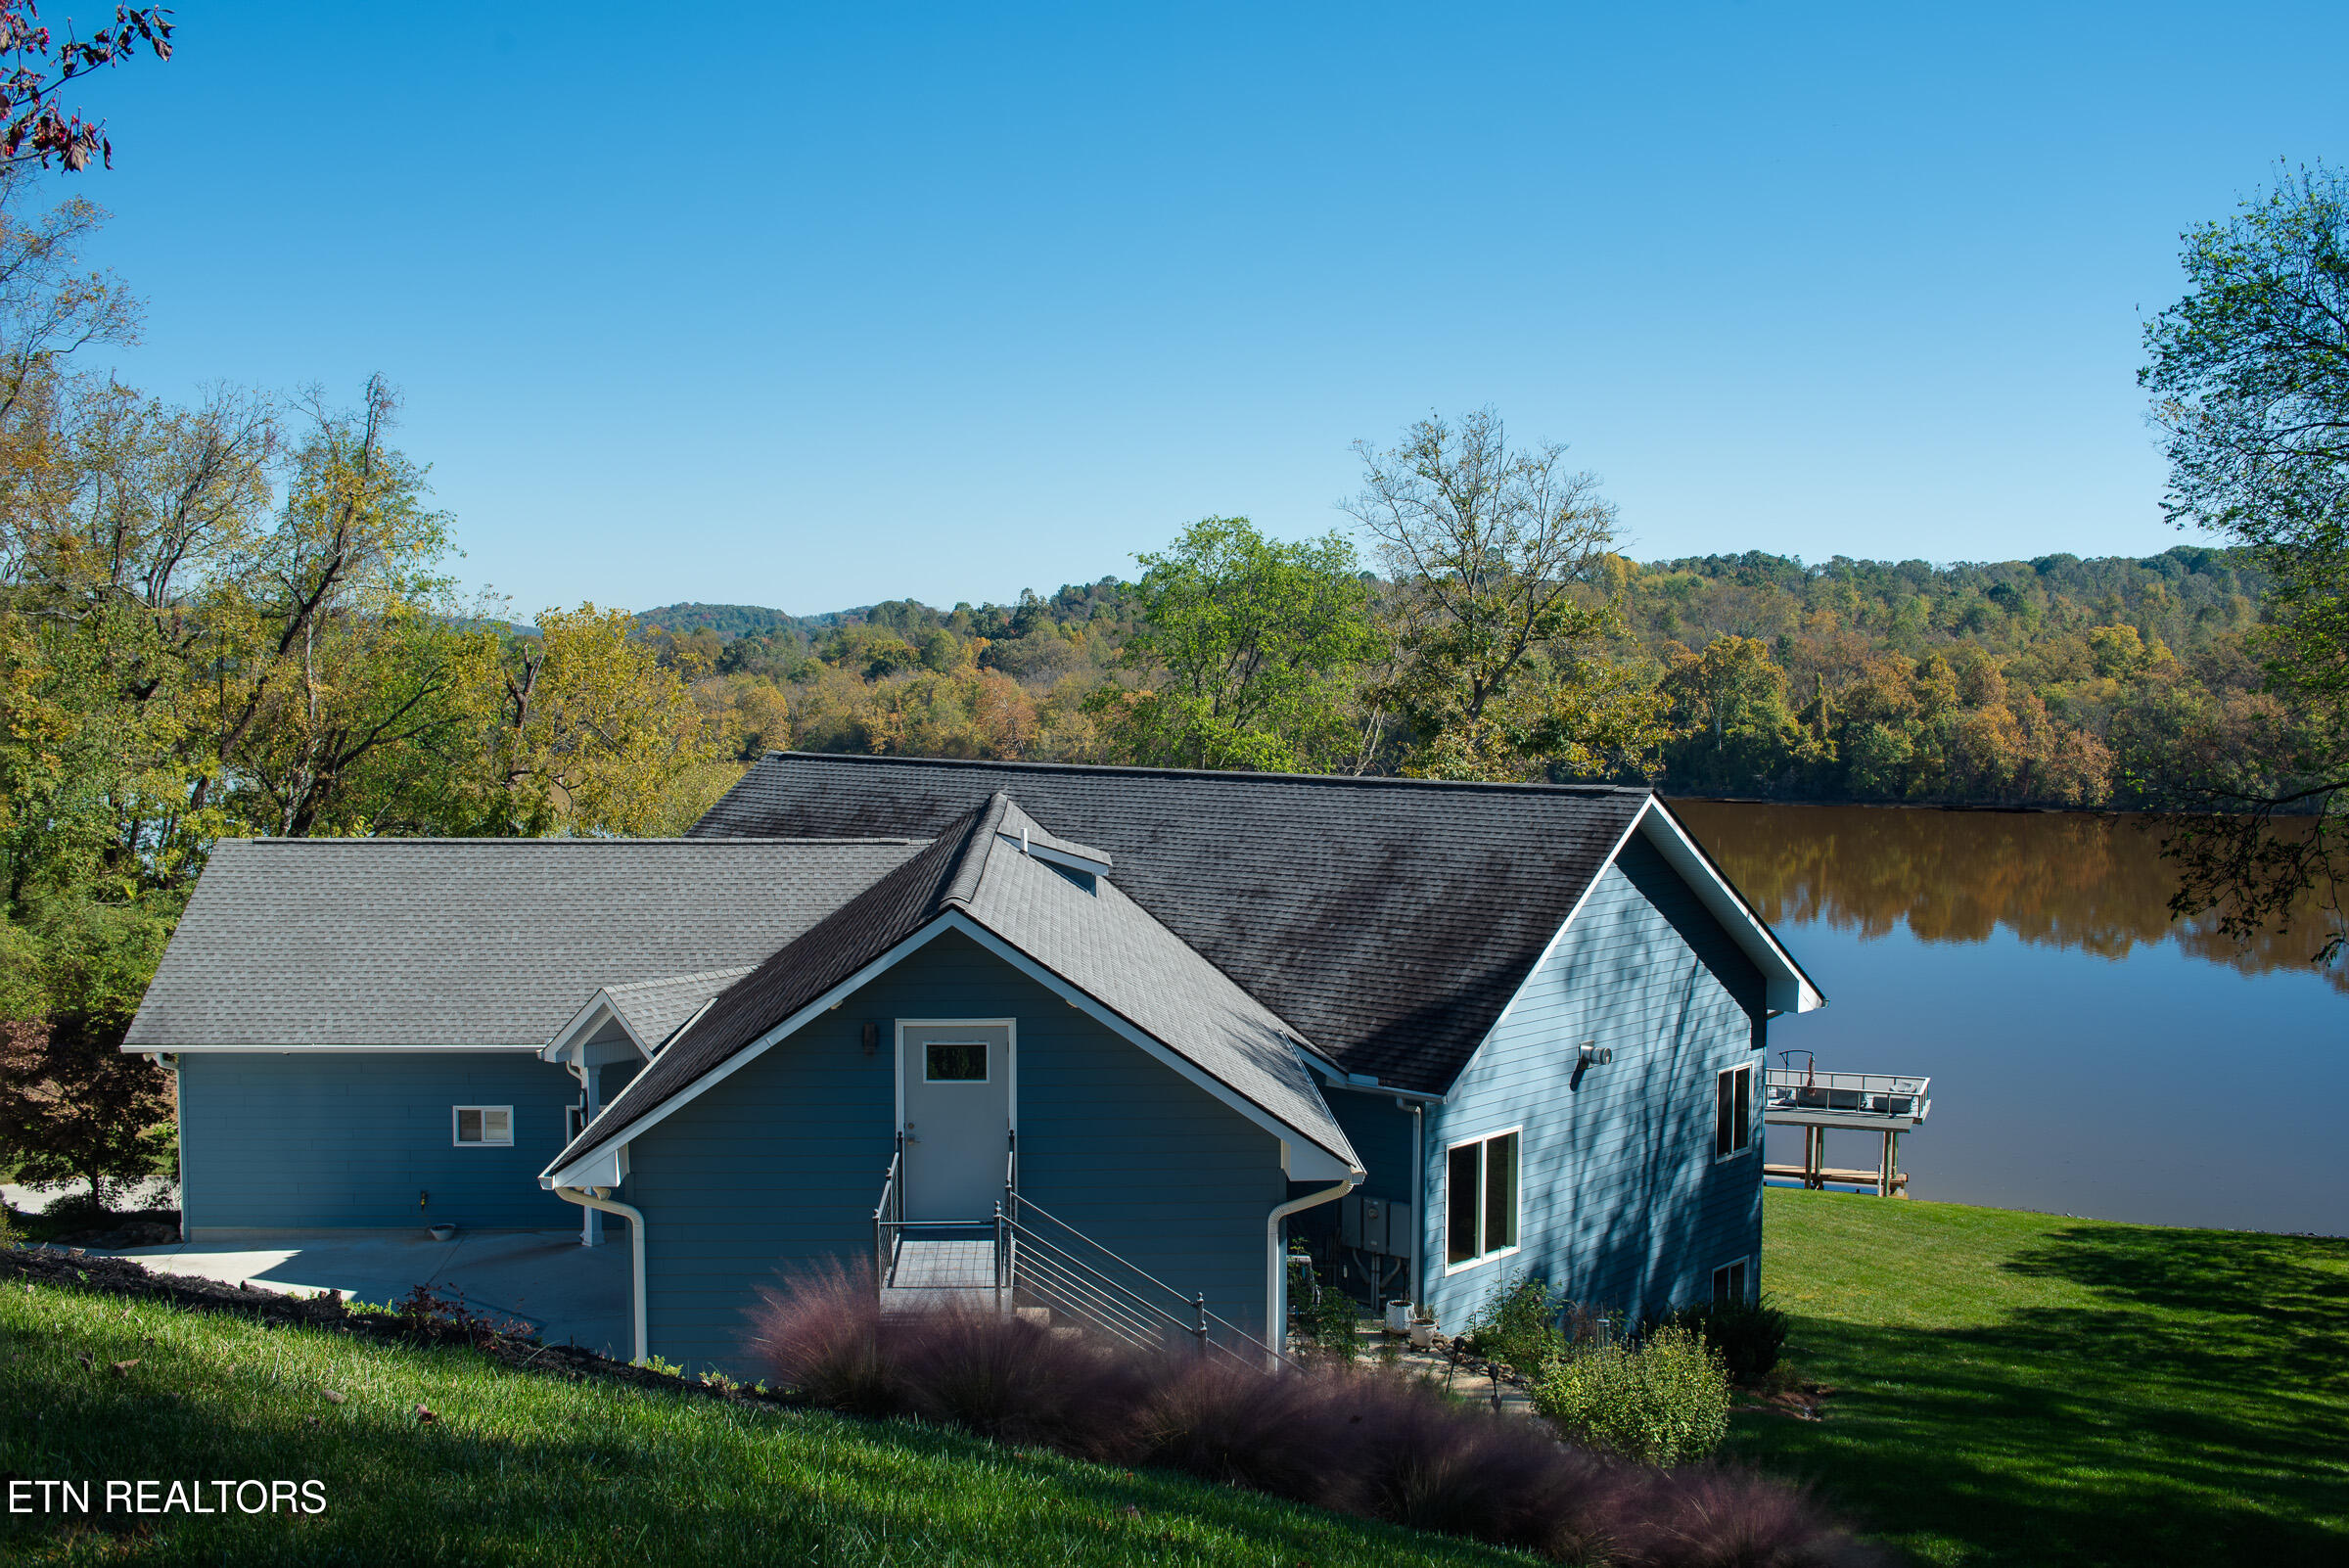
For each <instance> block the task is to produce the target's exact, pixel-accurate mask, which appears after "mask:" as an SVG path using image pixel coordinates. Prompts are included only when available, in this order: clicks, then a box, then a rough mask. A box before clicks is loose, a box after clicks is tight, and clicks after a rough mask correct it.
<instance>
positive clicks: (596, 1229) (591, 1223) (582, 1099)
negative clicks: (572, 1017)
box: [571, 1042, 604, 1247]
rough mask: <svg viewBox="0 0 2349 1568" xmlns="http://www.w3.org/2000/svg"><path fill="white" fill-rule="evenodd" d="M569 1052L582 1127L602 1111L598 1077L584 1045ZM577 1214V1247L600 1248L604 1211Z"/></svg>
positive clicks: (588, 1209) (585, 1207)
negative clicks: (589, 1061) (582, 1110)
mask: <svg viewBox="0 0 2349 1568" xmlns="http://www.w3.org/2000/svg"><path fill="white" fill-rule="evenodd" d="M571 1052H572V1060H573V1061H574V1062H576V1064H577V1066H576V1068H575V1071H576V1074H577V1075H578V1080H579V1103H580V1104H581V1105H584V1106H585V1107H586V1108H587V1109H586V1113H585V1116H584V1118H583V1119H582V1121H581V1124H580V1125H581V1126H584V1125H585V1124H586V1123H588V1122H592V1121H594V1120H595V1113H596V1112H597V1111H599V1110H601V1109H602V1106H601V1104H600V1103H599V1102H598V1101H597V1098H596V1093H595V1085H596V1080H597V1077H598V1075H597V1073H596V1070H595V1069H594V1068H592V1067H589V1066H588V1065H587V1047H586V1045H585V1043H583V1042H582V1043H579V1044H575V1045H573V1046H572V1048H571ZM579 1213H580V1215H581V1216H582V1218H581V1219H580V1221H579V1245H580V1246H582V1247H600V1246H602V1245H603V1244H604V1211H603V1210H601V1209H597V1208H592V1207H590V1206H588V1205H586V1204H581V1205H580V1206H579Z"/></svg>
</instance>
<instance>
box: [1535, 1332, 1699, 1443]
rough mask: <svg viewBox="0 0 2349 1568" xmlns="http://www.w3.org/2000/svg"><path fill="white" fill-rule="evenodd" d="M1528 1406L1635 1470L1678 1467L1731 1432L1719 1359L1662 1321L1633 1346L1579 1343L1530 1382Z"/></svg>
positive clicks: (1696, 1337) (1571, 1436) (1569, 1434)
mask: <svg viewBox="0 0 2349 1568" xmlns="http://www.w3.org/2000/svg"><path fill="white" fill-rule="evenodd" d="M1533 1394H1534V1407H1535V1408H1536V1409H1538V1410H1540V1411H1541V1412H1542V1413H1543V1415H1545V1416H1547V1417H1549V1419H1550V1420H1552V1421H1553V1422H1555V1423H1556V1424H1557V1427H1558V1430H1559V1431H1561V1432H1563V1433H1564V1434H1565V1435H1566V1436H1567V1437H1568V1438H1569V1439H1571V1440H1572V1441H1574V1442H1577V1443H1581V1444H1585V1445H1587V1446H1589V1447H1590V1448H1594V1449H1599V1450H1603V1451H1605V1452H1606V1453H1615V1454H1619V1455H1621V1456H1622V1457H1624V1458H1627V1459H1635V1460H1637V1461H1638V1462H1639V1463H1641V1464H1653V1465H1670V1464H1684V1463H1687V1462H1689V1461H1691V1460H1695V1459H1702V1458H1704V1457H1706V1456H1707V1455H1708V1454H1710V1453H1712V1452H1713V1451H1714V1450H1715V1449H1717V1448H1719V1447H1721V1441H1722V1439H1723V1438H1725V1437H1727V1435H1728V1430H1729V1374H1728V1369H1727V1367H1726V1366H1725V1365H1724V1364H1723V1363H1722V1360H1721V1356H1720V1353H1718V1352H1717V1351H1715V1350H1714V1349H1713V1348H1712V1347H1711V1346H1710V1345H1707V1344H1706V1343H1705V1342H1704V1340H1703V1339H1702V1338H1701V1337H1700V1336H1699V1335H1697V1334H1696V1333H1695V1332H1693V1331H1692V1330H1690V1329H1687V1328H1684V1327H1681V1326H1680V1325H1679V1324H1674V1323H1667V1324H1665V1325H1664V1326H1662V1327H1660V1328H1658V1329H1656V1330H1655V1331H1654V1332H1653V1333H1651V1334H1649V1335H1648V1336H1647V1337H1646V1339H1645V1340H1643V1341H1641V1342H1640V1343H1638V1344H1637V1345H1624V1344H1603V1343H1601V1344H1586V1345H1578V1346H1576V1347H1574V1348H1573V1349H1572V1350H1570V1351H1568V1352H1567V1354H1566V1355H1564V1356H1562V1357H1560V1358H1558V1359H1557V1360H1553V1361H1551V1362H1550V1363H1549V1365H1548V1366H1547V1367H1545V1368H1544V1369H1543V1373H1542V1376H1541V1377H1540V1378H1539V1379H1538V1380H1537V1381H1536V1382H1535V1384H1534V1389H1533Z"/></svg>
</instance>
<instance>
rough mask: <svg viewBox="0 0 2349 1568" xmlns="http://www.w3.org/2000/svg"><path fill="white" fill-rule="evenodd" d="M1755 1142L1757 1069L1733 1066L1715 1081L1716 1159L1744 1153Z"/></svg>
mask: <svg viewBox="0 0 2349 1568" xmlns="http://www.w3.org/2000/svg"><path fill="white" fill-rule="evenodd" d="M1753 1141H1754V1070H1753V1068H1752V1066H1751V1065H1750V1064H1749V1065H1747V1066H1745V1067H1732V1068H1730V1069H1729V1070H1728V1071H1727V1072H1726V1073H1721V1074H1718V1075H1716V1076H1715V1078H1714V1080H1713V1158H1715V1159H1716V1160H1726V1159H1727V1158H1729V1156H1731V1155H1733V1154H1743V1153H1744V1152H1745V1151H1746V1150H1747V1149H1748V1148H1750V1147H1752V1146H1753Z"/></svg>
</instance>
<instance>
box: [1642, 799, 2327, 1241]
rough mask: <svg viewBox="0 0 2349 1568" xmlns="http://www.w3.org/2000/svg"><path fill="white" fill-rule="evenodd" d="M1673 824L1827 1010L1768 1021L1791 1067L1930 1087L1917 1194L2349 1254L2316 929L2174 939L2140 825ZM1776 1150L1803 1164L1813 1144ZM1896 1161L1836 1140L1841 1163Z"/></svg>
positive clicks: (1764, 816) (1960, 817) (2043, 820)
mask: <svg viewBox="0 0 2349 1568" xmlns="http://www.w3.org/2000/svg"><path fill="white" fill-rule="evenodd" d="M1674 808H1675V809H1676V810H1678V811H1679V812H1681V816H1682V818H1683V819H1684V820H1685V821H1686V822H1687V823H1688V824H1689V826H1690V828H1691V829H1692V830H1693V831H1694V832H1695V833H1696V835H1697V836H1698V837H1699V838H1700V839H1701V840H1703V842H1704V844H1705V846H1706V848H1707V849H1709V850H1710V851H1712V852H1713V854H1714V855H1715V857H1716V858H1717V859H1718V860H1719V861H1720V862H1721V864H1722V866H1723V868H1724V869H1725V870H1726V871H1727V872H1728V874H1729V876H1730V877H1731V879H1732V880H1734V881H1735V882H1736V884H1737V885H1738V887H1739V888H1740V889H1741V890H1743V891H1744V893H1745V895H1746V897H1747V898H1749V899H1753V900H1754V902H1755V903H1756V904H1757V905H1758V906H1759V907H1760V909H1761V910H1762V913H1763V915H1764V917H1765V918H1767V919H1768V920H1769V921H1770V922H1771V925H1772V926H1773V928H1774V929H1775V930H1776V931H1777V933H1778V936H1779V939H1780V940H1781V941H1783V942H1784V943H1785V944H1786V945H1787V946H1788V948H1789V949H1790V950H1792V952H1793V953H1794V955H1795V958H1796V960H1797V961H1798V962H1800V963H1801V964H1802V965H1803V967H1804V968H1805V969H1806V970H1808V971H1809V972H1810V974H1811V976H1812V978H1813V979H1814V980H1815V981H1817V982H1818V984H1819V989H1820V991H1822V992H1824V993H1825V995H1826V998H1827V1005H1826V1006H1825V1007H1823V1008H1821V1009H1819V1011H1817V1012H1812V1013H1806V1014H1803V1015H1802V1016H1800V1017H1791V1016H1790V1017H1782V1018H1778V1019H1774V1020H1773V1021H1772V1024H1771V1030H1770V1044H1771V1053H1772V1065H1773V1066H1777V1065H1779V1058H1778V1055H1777V1053H1778V1052H1779V1051H1781V1050H1784V1049H1786V1048H1789V1047H1794V1048H1799V1049H1803V1050H1810V1051H1814V1052H1816V1053H1817V1059H1818V1065H1819V1068H1820V1070H1822V1071H1826V1070H1834V1071H1839V1072H1868V1073H1916V1074H1930V1075H1932V1079H1933V1088H1932V1097H1933V1111H1932V1114H1931V1116H1930V1117H1928V1118H1927V1119H1926V1121H1925V1124H1924V1125H1923V1126H1922V1127H1921V1128H1919V1129H1918V1130H1916V1131H1915V1132H1913V1133H1911V1134H1909V1135H1907V1136H1905V1137H1903V1138H1902V1140H1901V1164H1902V1167H1903V1169H1905V1170H1907V1171H1909V1172H1910V1173H1911V1183H1910V1191H1911V1193H1912V1194H1913V1195H1914V1196H1916V1197H1919V1198H1944V1199H1949V1200H1952V1201H1954V1202H1958V1203H1983V1204H1993V1205H1997V1206H1999V1207H2002V1208H2012V1209H2038V1210H2044V1211H2047V1212H2050V1213H2053V1214H2067V1215H2083V1216H2090V1217H2093V1218H2096V1219H2103V1220H2136V1221H2144V1222H2152V1223H2158V1224H2179V1225H2213V1226H2221V1227H2225V1228H2229V1229H2243V1230H2288V1231H2314V1232H2317V1233H2320V1234H2324V1235H2343V1234H2349V968H2344V967H2343V966H2341V965H2335V966H2334V968H2333V969H2332V970H2331V971H2330V972H2326V971H2321V970H2318V969H2316V968H2315V967H2314V966H2313V965H2312V964H2311V963H2310V962H2309V956H2310V955H2311V954H2312V953H2314V952H2315V950H2316V948H2317V946H2318V945H2319V944H2320V943H2321V942H2322V941H2323V938H2324V932H2325V929H2326V927H2325V925H2324V922H2323V917H2322V916H2321V914H2319V913H2318V912H2316V911H2314V910H2311V911H2310V912H2309V913H2308V914H2307V915H2306V916H2305V917H2304V918H2303V919H2302V920H2301V922H2300V923H2299V924H2298V925H2297V926H2296V927H2295V928H2294V929H2293V930H2292V931H2290V932H2287V933H2283V934H2280V935H2270V936H2265V937H2263V938H2262V939H2260V940H2259V941H2258V942H2256V943H2254V944H2252V945H2249V946H2248V947H2244V946H2240V945H2235V944H2234V943H2231V942H2228V941H2227V940H2226V939H2224V938H2222V937H2219V936H2218V935H2217V934H2216V933H2215V932H2214V931H2212V930H2211V929H2210V923H2209V922H2208V921H2195V922H2187V923H2181V922H2177V921H2173V920H2172V919H2171V918H2170V914H2169V909H2168V900H2169V897H2170V894H2171V892H2172V891H2173V890H2174V888H2175V886H2176V878H2175V876H2174V874H2173V873H2172V872H2171V871H2170V869H2169V868H2168V866H2167V865H2166V864H2165V863H2164V862H2163V861H2162V859H2161V856H2160V853H2159V843H2158V840H2157V838H2156V837H2154V836H2153V835H2150V834H2147V833H2143V832H2142V831H2140V830H2139V829H2138V827H2137V826H2136V825H2135V823H2134V821H2133V820H2132V819H2130V818H2127V817H2106V816H2096V815H2091V814H2073V813H2010V812H1990V811H1936V810H1912V809H1901V808H1895V807H1806V806H1749V805H1734V804H1728V803H1723V802H1709V801H1679V802H1675V803H1674ZM1801 1061H1802V1058H1801V1057H1800V1056H1797V1057H1796V1058H1794V1062H1795V1065H1798V1066H1799V1065H1800V1064H1801ZM1769 1135H1770V1144H1769V1147H1770V1158H1771V1160H1772V1161H1773V1162H1782V1163H1786V1164H1799V1163H1801V1159H1802V1155H1801V1133H1800V1132H1799V1131H1798V1130H1794V1129H1791V1128H1773V1129H1771V1130H1770V1134H1769ZM1877 1145H1878V1140H1877V1139H1876V1138H1875V1137H1874V1136H1872V1135H1868V1134H1855V1133H1830V1134H1829V1143H1828V1149H1827V1163H1828V1164H1829V1165H1831V1166H1842V1167H1847V1168H1866V1169H1873V1168H1874V1166H1875V1164H1876V1157H1877V1152H1878V1149H1877Z"/></svg>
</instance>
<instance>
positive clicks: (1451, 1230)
mask: <svg viewBox="0 0 2349 1568" xmlns="http://www.w3.org/2000/svg"><path fill="white" fill-rule="evenodd" d="M1484 1151H1485V1146H1484V1145H1483V1144H1481V1143H1463V1144H1461V1145H1460V1146H1459V1147H1458V1148H1456V1149H1454V1150H1452V1151H1451V1157H1450V1159H1449V1160H1447V1161H1446V1163H1445V1169H1444V1193H1445V1211H1444V1257H1445V1260H1446V1261H1447V1262H1449V1263H1455V1264H1460V1263H1466V1262H1467V1261H1468V1260H1469V1259H1471V1258H1473V1257H1475V1256H1476V1254H1477V1245H1476V1231H1477V1223H1476V1220H1477V1215H1476V1205H1477V1198H1478V1196H1479V1194H1480V1190H1481V1188H1482V1185H1483V1182H1482V1174H1483V1173H1482V1170H1481V1166H1482V1164H1483V1161H1482V1156H1483V1154H1484Z"/></svg>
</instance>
